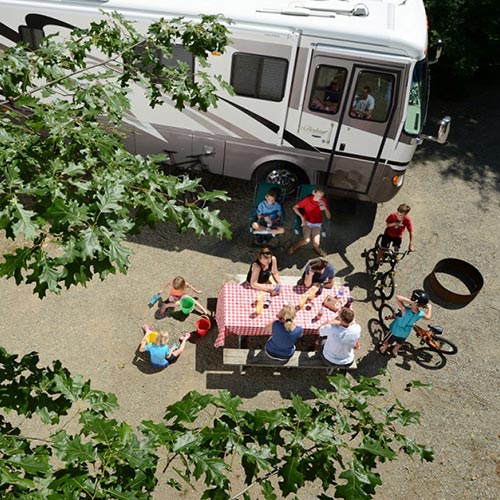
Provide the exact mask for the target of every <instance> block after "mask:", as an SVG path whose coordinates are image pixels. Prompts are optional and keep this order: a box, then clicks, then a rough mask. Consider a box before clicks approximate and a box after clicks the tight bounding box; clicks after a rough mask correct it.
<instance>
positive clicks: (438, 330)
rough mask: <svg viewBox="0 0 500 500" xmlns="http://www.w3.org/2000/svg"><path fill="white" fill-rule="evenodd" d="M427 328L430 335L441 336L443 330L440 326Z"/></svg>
mask: <svg viewBox="0 0 500 500" xmlns="http://www.w3.org/2000/svg"><path fill="white" fill-rule="evenodd" d="M427 326H428V327H429V330H430V331H431V332H432V333H435V334H436V335H441V334H442V333H443V328H442V327H441V326H437V325H427Z"/></svg>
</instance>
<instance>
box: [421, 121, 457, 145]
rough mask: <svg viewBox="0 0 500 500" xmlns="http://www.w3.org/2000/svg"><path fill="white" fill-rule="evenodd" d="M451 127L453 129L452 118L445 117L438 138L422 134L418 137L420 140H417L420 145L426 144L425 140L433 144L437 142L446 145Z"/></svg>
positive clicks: (441, 122)
mask: <svg viewBox="0 0 500 500" xmlns="http://www.w3.org/2000/svg"><path fill="white" fill-rule="evenodd" d="M450 127H451V117H449V116H445V117H444V118H442V119H441V121H440V122H439V128H438V131H437V137H434V136H432V135H425V134H420V135H419V136H418V139H417V141H418V144H422V142H424V139H427V140H429V141H432V142H437V143H439V144H445V143H446V141H447V140H448V134H449V133H450Z"/></svg>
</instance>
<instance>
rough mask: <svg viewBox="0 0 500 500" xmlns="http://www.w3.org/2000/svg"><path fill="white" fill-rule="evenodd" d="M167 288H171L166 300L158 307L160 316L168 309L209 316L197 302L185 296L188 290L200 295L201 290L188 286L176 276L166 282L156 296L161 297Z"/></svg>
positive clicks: (180, 277)
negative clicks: (177, 308) (195, 312)
mask: <svg viewBox="0 0 500 500" xmlns="http://www.w3.org/2000/svg"><path fill="white" fill-rule="evenodd" d="M169 286H170V287H171V288H170V292H169V293H168V299H167V300H164V301H163V303H162V304H161V306H160V316H164V315H165V313H166V312H167V309H168V308H169V307H174V308H175V307H179V308H180V309H181V311H182V312H183V313H184V314H189V313H190V312H192V311H193V310H194V309H196V310H197V311H198V312H200V313H201V314H206V315H207V316H208V315H209V314H210V313H209V311H208V310H207V309H205V308H204V307H203V306H202V305H201V304H200V303H199V302H198V301H197V300H195V299H193V298H192V297H190V296H189V295H187V293H186V292H187V289H188V288H190V289H191V290H193V292H195V293H201V290H197V289H196V288H195V287H194V286H192V285H190V284H189V283H188V282H187V281H186V280H185V279H184V278H183V277H182V276H177V277H175V278H174V279H173V280H171V281H167V282H166V283H165V286H164V287H163V288H162V289H161V290H159V291H158V294H159V295H161V294H162V293H163V292H164V291H165V290H166V289H167V288H168V287H169Z"/></svg>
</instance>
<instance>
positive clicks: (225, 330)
mask: <svg viewBox="0 0 500 500" xmlns="http://www.w3.org/2000/svg"><path fill="white" fill-rule="evenodd" d="M306 291H307V289H306V287H304V286H296V285H281V291H280V294H279V295H276V296H274V297H271V295H270V294H268V293H264V300H265V299H268V298H270V300H271V305H270V306H269V307H268V308H265V309H263V310H262V313H261V314H260V315H258V316H257V315H256V314H255V306H256V304H257V295H258V291H257V290H254V289H253V288H251V287H250V285H247V284H245V283H242V284H239V283H225V284H224V285H222V288H221V290H220V292H219V296H218V299H217V311H216V314H215V319H216V321H217V326H218V329H219V334H218V335H217V338H216V339H215V347H223V346H224V339H225V338H226V336H228V335H231V334H235V335H241V336H253V335H269V332H264V327H265V326H266V325H267V324H268V323H269V322H271V321H274V320H275V319H276V316H277V314H278V313H279V312H280V310H281V308H282V307H283V305H284V304H285V302H289V303H290V304H294V305H296V304H298V303H299V299H300V296H301V295H302V294H304V293H305V292H306ZM339 292H340V293H339ZM328 295H333V296H334V297H335V296H338V295H341V296H340V297H339V301H340V302H341V303H342V304H345V303H346V302H347V299H348V298H349V297H350V290H349V288H348V287H343V286H341V287H333V288H329V289H327V288H324V289H323V293H322V294H321V295H320V296H319V297H316V298H315V299H313V300H312V301H311V302H308V303H307V304H306V306H305V307H304V308H302V309H301V310H300V311H297V315H296V316H295V323H296V324H297V325H299V326H301V327H302V328H303V329H304V335H314V334H317V333H318V330H319V327H320V325H321V324H322V323H323V322H325V321H329V320H333V319H335V318H336V317H337V313H335V312H333V311H330V310H329V309H326V308H325V310H324V311H325V312H324V314H323V316H322V317H321V319H320V320H318V319H317V314H318V311H319V310H320V307H321V304H322V303H323V301H324V300H325V297H327V296H328Z"/></svg>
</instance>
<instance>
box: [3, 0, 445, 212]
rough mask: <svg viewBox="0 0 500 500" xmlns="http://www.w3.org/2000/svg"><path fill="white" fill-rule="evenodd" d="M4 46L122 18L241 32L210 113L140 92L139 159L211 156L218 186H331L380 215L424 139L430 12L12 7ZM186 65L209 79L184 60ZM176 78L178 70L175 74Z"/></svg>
mask: <svg viewBox="0 0 500 500" xmlns="http://www.w3.org/2000/svg"><path fill="white" fill-rule="evenodd" d="M0 7H1V14H0V46H1V45H4V46H8V45H9V44H13V43H15V42H17V41H20V40H21V41H24V42H27V43H29V44H30V46H32V47H33V46H35V47H36V43H37V41H39V40H40V39H41V38H42V37H43V36H46V35H47V34H51V33H59V34H60V36H64V33H65V31H66V32H67V30H68V29H72V28H73V27H75V26H78V27H82V28H83V27H86V26H87V25H89V23H90V22H91V21H94V20H98V19H99V18H100V17H102V13H101V11H117V12H120V13H121V14H123V15H124V16H125V17H126V18H127V19H128V20H131V21H135V22H136V23H137V26H138V28H139V30H142V29H143V30H144V31H145V29H146V27H147V26H148V25H149V23H150V22H151V21H153V20H155V19H158V18H160V17H164V18H166V19H170V18H174V17H179V16H183V17H184V18H185V19H193V20H196V19H198V18H199V15H200V13H201V12H203V13H205V14H219V13H223V14H224V16H226V17H227V18H229V19H231V20H232V24H231V25H230V30H231V45H230V46H229V47H228V48H227V50H226V51H225V53H223V54H218V53H214V54H213V55H211V56H210V58H209V62H210V68H209V72H212V74H219V75H222V77H223V79H224V80H226V81H227V82H229V83H230V84H231V86H232V87H233V89H234V95H230V94H229V93H228V92H226V91H224V90H221V91H220V92H219V93H218V106H217V108H216V109H211V110H209V111H208V112H201V111H198V110H196V109H191V108H188V109H185V110H183V111H182V112H180V111H178V110H176V109H175V106H174V103H173V102H172V101H170V100H169V98H168V96H165V99H164V101H165V103H164V105H163V106H159V107H157V108H155V109H153V110H152V109H150V108H149V106H147V104H146V100H145V98H144V94H143V92H142V91H141V88H140V87H139V86H137V87H135V88H134V89H133V91H132V110H131V114H130V116H129V117H128V122H129V123H128V125H129V127H130V130H131V135H130V136H129V138H128V142H127V146H128V147H129V149H130V150H131V151H133V152H135V153H140V154H151V153H159V152H162V151H170V152H175V160H176V161H179V162H180V161H182V160H183V159H185V158H186V157H189V156H190V155H199V154H201V155H205V162H206V164H207V166H208V168H209V170H210V171H211V172H213V173H215V174H220V175H224V176H230V177H237V178H241V179H255V180H257V181H267V182H275V183H278V184H281V185H283V186H285V187H286V189H287V191H290V192H291V191H293V190H294V189H295V188H296V186H297V185H298V184H301V183H307V182H310V183H320V184H323V185H325V186H326V187H327V191H328V193H329V194H330V195H333V196H338V197H347V198H353V199H358V200H363V201H370V202H374V203H380V202H384V201H387V200H390V199H391V198H392V197H393V196H394V195H395V194H396V193H397V192H398V190H399V189H400V188H401V186H402V185H403V181H404V176H405V172H406V169H407V168H408V165H409V163H410V161H411V159H412V157H413V154H414V152H415V149H416V147H417V145H418V144H419V143H421V142H422V140H423V139H424V138H427V139H433V140H436V141H438V142H441V143H443V142H445V141H446V138H447V135H448V131H449V118H448V117H445V118H444V119H443V120H442V121H441V124H440V128H439V131H438V134H437V139H434V138H433V137H431V136H427V135H423V134H422V129H423V126H424V123H425V118H426V110H427V103H428V97H429V65H430V64H431V63H432V62H433V61H429V58H428V56H427V24H426V16H425V10H424V5H423V0H365V1H364V3H355V2H352V1H351V0H304V1H302V2H296V1H292V2H288V1H286V0H284V1H281V0H258V1H257V0H246V1H245V2H235V1H234V0H212V1H210V2H200V1H199V0H183V1H182V2H178V1H174V0H162V1H158V0H155V1H153V0H142V1H140V2H139V1H138V0H39V1H35V0H31V1H30V0H5V1H4V0H0ZM172 57H173V58H175V61H177V60H182V61H183V62H186V63H187V64H189V65H190V66H191V67H192V69H193V74H194V72H195V69H196V65H197V62H196V60H194V59H193V57H192V55H191V54H190V53H189V52H187V51H185V50H184V49H182V48H181V47H177V48H176V49H175V50H174V53H173V56H172ZM166 63H168V64H172V61H166Z"/></svg>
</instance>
